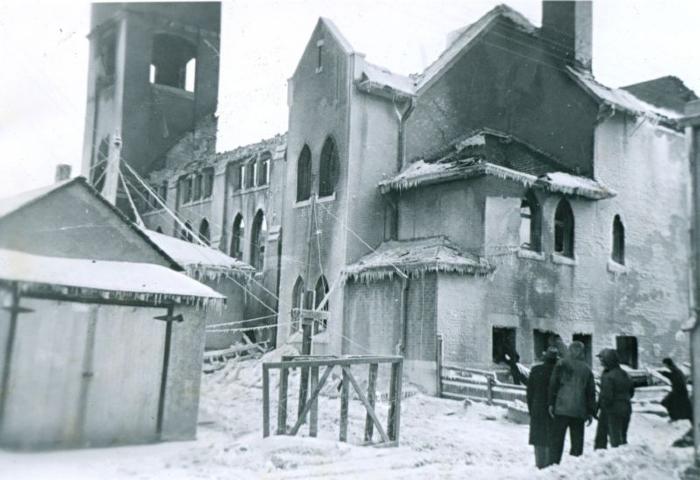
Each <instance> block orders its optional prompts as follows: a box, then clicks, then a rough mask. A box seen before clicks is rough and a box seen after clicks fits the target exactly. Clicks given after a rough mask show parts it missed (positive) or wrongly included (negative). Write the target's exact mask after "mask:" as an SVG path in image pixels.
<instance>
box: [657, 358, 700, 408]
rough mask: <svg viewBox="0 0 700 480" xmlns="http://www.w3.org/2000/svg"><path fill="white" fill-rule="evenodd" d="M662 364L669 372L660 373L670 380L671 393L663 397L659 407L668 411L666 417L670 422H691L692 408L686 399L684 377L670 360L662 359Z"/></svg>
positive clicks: (686, 391) (686, 392)
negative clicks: (661, 406)
mask: <svg viewBox="0 0 700 480" xmlns="http://www.w3.org/2000/svg"><path fill="white" fill-rule="evenodd" d="M662 362H663V364H664V365H665V366H666V368H668V369H669V370H670V372H661V374H662V375H664V376H666V377H668V379H669V380H671V392H670V393H669V394H668V395H666V397H664V399H663V400H662V401H661V405H663V406H664V407H666V410H668V416H669V417H670V418H671V421H676V420H690V421H691V422H692V421H693V407H692V406H691V404H690V398H689V397H688V387H687V386H686V383H687V380H686V378H685V375H684V374H683V372H681V369H680V368H678V367H677V366H676V364H675V363H673V360H671V359H670V358H664V359H663V360H662Z"/></svg>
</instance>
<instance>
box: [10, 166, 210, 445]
mask: <svg viewBox="0 0 700 480" xmlns="http://www.w3.org/2000/svg"><path fill="white" fill-rule="evenodd" d="M181 270H182V267H181V266H180V265H178V264H177V262H175V261H174V260H173V259H172V258H170V257H169V256H168V255H167V254H166V253H165V252H163V251H162V250H160V249H159V248H158V247H157V246H156V245H155V244H154V243H153V242H152V241H151V240H150V239H149V238H148V236H146V235H144V234H143V232H141V231H140V230H139V229H138V228H137V227H136V226H135V225H133V224H132V223H131V222H130V221H129V220H128V219H126V218H125V217H124V216H123V215H122V214H121V213H120V212H119V211H118V210H117V209H116V208H114V207H113V206H112V205H111V204H110V203H109V202H107V201H106V200H104V198H102V197H101V196H100V195H99V194H98V193H97V192H96V191H95V190H94V189H92V187H90V186H89V185H88V184H87V183H86V182H85V180H84V179H82V178H80V177H79V178H77V179H74V180H70V181H67V182H62V183H60V184H57V185H54V186H51V187H48V188H45V189H41V190H37V191H33V192H28V193H26V194H23V195H20V196H18V197H13V198H10V199H5V200H2V201H0V303H1V304H2V310H0V446H3V447H9V448H20V449H36V448H64V447H75V446H106V445H115V444H130V443H145V442H153V441H159V440H171V439H189V438H193V437H194V436H195V434H196V425H197V410H198V403H199V384H200V379H201V362H202V353H203V349H204V328H205V323H204V322H205V314H206V311H207V310H208V309H220V308H223V304H224V297H223V296H222V295H220V294H219V293H217V292H216V291H214V290H212V289H211V288H209V287H207V286H206V285H203V284H201V283H200V282H197V281H196V280H194V279H192V278H190V277H188V276H187V275H185V274H184V273H182V272H181Z"/></svg>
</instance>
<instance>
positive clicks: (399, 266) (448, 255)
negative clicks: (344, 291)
mask: <svg viewBox="0 0 700 480" xmlns="http://www.w3.org/2000/svg"><path fill="white" fill-rule="evenodd" d="M491 271H493V268H492V267H491V265H490V264H489V263H488V262H487V261H486V260H485V259H483V258H479V257H477V256H475V255H470V254H467V253H464V252H462V251H461V250H460V249H459V247H457V246H456V245H454V244H452V243H451V242H450V241H449V240H448V239H447V237H444V236H437V237H430V238H423V239H417V240H395V241H389V242H384V243H382V244H381V245H380V246H379V248H378V249H377V250H375V251H374V252H372V253H370V254H368V255H365V256H364V257H362V258H361V259H360V260H358V261H357V262H356V263H353V264H352V265H348V266H347V267H345V268H344V269H343V273H342V275H343V278H344V279H345V280H347V279H351V280H354V281H360V282H371V281H377V280H383V279H386V278H391V277H393V276H394V275H396V274H398V272H401V274H403V275H410V276H419V275H423V274H425V273H427V272H446V273H458V274H462V275H465V274H471V275H485V274H487V273H490V272H491Z"/></svg>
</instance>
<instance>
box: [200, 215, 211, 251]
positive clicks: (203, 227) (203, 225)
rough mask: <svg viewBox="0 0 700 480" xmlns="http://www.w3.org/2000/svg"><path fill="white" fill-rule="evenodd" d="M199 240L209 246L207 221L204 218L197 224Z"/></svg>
mask: <svg viewBox="0 0 700 480" xmlns="http://www.w3.org/2000/svg"><path fill="white" fill-rule="evenodd" d="M199 239H200V240H201V241H203V242H204V243H206V244H207V245H209V220H207V219H206V218H203V219H202V221H201V222H200V223H199Z"/></svg>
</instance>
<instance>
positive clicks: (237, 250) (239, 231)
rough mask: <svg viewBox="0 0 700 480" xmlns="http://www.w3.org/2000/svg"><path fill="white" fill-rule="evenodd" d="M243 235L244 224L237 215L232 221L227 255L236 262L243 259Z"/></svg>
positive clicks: (239, 215)
mask: <svg viewBox="0 0 700 480" xmlns="http://www.w3.org/2000/svg"><path fill="white" fill-rule="evenodd" d="M244 235H245V222H243V216H242V215H241V214H240V213H239V214H238V215H236V219H235V220H234V221H233V231H232V232H231V249H230V251H229V255H231V256H232V257H233V258H237V259H238V260H242V259H243V236H244Z"/></svg>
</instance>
